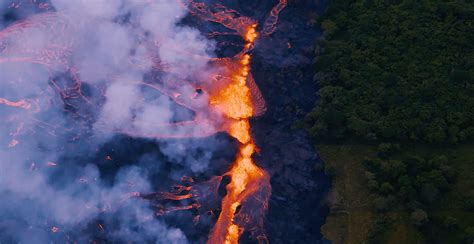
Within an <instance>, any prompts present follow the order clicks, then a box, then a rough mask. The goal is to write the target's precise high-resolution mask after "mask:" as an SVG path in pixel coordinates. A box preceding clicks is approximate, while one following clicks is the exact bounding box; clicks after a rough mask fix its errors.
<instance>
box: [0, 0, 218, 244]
mask: <svg viewBox="0 0 474 244" xmlns="http://www.w3.org/2000/svg"><path fill="white" fill-rule="evenodd" d="M2 7H3V8H2V9H0V10H1V11H9V9H8V8H7V7H8V5H5V6H2ZM49 7H50V8H54V9H55V10H56V11H53V12H51V11H49V12H46V13H41V14H37V15H34V16H32V17H30V18H29V19H27V20H24V21H23V22H19V23H14V24H11V23H8V22H5V23H0V98H1V99H0V119H1V122H0V123H1V126H0V243H3V242H5V243H9V242H20V243H49V242H54V241H55V240H57V239H54V238H57V236H58V235H59V236H62V237H63V238H66V239H67V238H70V240H71V241H72V240H75V241H78V242H79V243H81V242H86V241H90V240H89V238H90V237H89V236H87V234H86V233H85V232H84V233H82V234H81V235H79V236H69V235H68V233H70V232H72V231H73V230H74V231H75V232H79V233H81V230H86V229H87V228H90V225H91V221H94V220H96V219H100V220H101V222H100V223H99V230H100V229H102V228H107V226H114V227H115V228H114V232H112V233H108V234H109V235H108V236H109V238H112V239H111V240H112V241H114V240H116V241H127V242H135V243H141V242H145V241H153V242H156V243H186V242H187V238H186V237H185V236H184V234H183V232H182V231H180V230H179V229H176V228H173V227H169V226H167V224H166V223H164V222H162V221H160V220H157V219H156V218H153V212H152V211H151V210H150V208H149V206H147V204H145V203H144V202H143V201H140V200H137V199H135V198H132V196H131V195H130V194H131V192H151V191H153V190H154V189H152V188H151V186H150V183H149V180H150V179H147V177H146V175H147V174H146V172H144V171H145V170H146V169H144V168H140V167H138V166H130V167H121V169H120V172H119V173H118V174H117V176H116V177H115V178H114V179H112V181H111V182H112V183H110V182H109V181H105V180H104V179H103V177H102V176H101V174H100V172H99V170H98V168H97V166H96V165H94V164H93V162H79V163H77V159H82V158H88V157H89V156H91V155H94V153H95V150H96V148H97V147H99V146H100V145H101V144H103V143H106V142H107V141H108V140H110V139H111V138H112V137H113V136H114V135H116V134H118V133H127V134H132V135H133V134H134V133H137V134H140V135H151V134H166V135H169V136H170V137H173V135H175V134H176V135H177V136H178V135H179V134H182V133H187V134H193V133H201V131H202V130H203V128H201V127H199V126H197V125H190V126H188V127H183V128H184V129H183V130H186V131H175V130H171V129H172V127H169V126H157V125H166V124H168V123H172V122H176V121H182V120H186V119H187V118H188V117H190V116H191V117H192V114H191V115H190V113H189V112H183V111H182V110H183V108H181V107H179V106H178V105H177V104H176V103H174V102H171V101H170V99H169V98H168V97H167V96H162V95H160V93H159V92H156V91H155V92H153V90H151V91H152V92H150V89H146V86H145V85H143V82H144V80H145V79H150V77H152V78H153V77H159V79H160V80H162V81H166V80H173V79H176V80H191V81H196V80H200V81H203V80H206V79H207V78H208V77H207V76H208V74H209V70H208V69H209V68H208V65H207V60H208V58H210V57H211V56H212V50H213V43H212V42H210V41H208V40H205V39H204V38H203V37H202V36H201V34H200V33H199V32H198V31H197V30H195V29H193V28H190V27H187V26H184V25H181V24H179V23H180V21H181V19H182V18H183V17H184V16H185V15H186V14H187V13H186V10H185V9H184V8H183V7H182V6H180V5H179V4H178V1H175V0H158V1H145V0H74V1H71V0H52V2H51V5H50V6H49ZM2 14H3V13H2ZM71 81H73V82H74V83H71ZM73 86H80V87H81V88H82V89H80V90H81V91H82V92H83V93H84V94H77V89H76V90H74V89H71V87H73ZM55 89H56V90H55ZM58 91H60V92H58ZM178 91H179V92H180V93H181V94H185V95H186V94H192V93H194V92H195V87H192V86H190V85H180V86H179V89H178ZM207 99H208V98H207V97H206V96H205V95H202V96H200V97H198V98H196V99H195V101H194V102H193V104H194V105H193V106H194V107H193V109H199V108H200V106H205V105H207V103H208V101H207ZM77 100H81V103H78V102H76V101H77ZM81 104H84V105H81ZM3 105H8V106H3ZM90 108H98V109H97V110H93V109H90ZM78 125H80V126H81V127H78ZM206 126H211V125H206ZM77 128H81V129H77ZM183 143H184V144H185V142H170V143H164V144H163V145H164V146H163V153H164V154H165V155H166V156H167V157H168V158H170V159H171V161H179V162H185V163H184V164H185V165H187V166H188V167H190V168H191V169H192V171H195V172H201V171H203V170H204V169H205V168H206V167H207V163H206V162H208V161H209V159H210V157H211V156H212V155H210V154H211V153H212V151H210V150H209V148H211V147H212V146H211V145H206V146H205V147H204V148H203V149H202V151H203V153H201V154H200V156H199V157H197V156H196V157H194V156H192V154H189V153H188V152H187V150H186V148H187V147H190V148H191V149H193V148H194V149H195V148H197V147H199V146H198V145H183ZM183 147H184V148H183ZM137 163H138V162H137ZM110 212H113V214H112V216H113V217H111V215H107V213H110ZM96 225H97V224H96ZM104 226H105V227H104ZM94 228H97V227H96V226H94ZM60 240H61V241H64V239H60Z"/></svg>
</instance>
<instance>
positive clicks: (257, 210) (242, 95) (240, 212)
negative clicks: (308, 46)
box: [0, 0, 287, 244]
mask: <svg viewBox="0 0 474 244" xmlns="http://www.w3.org/2000/svg"><path fill="white" fill-rule="evenodd" d="M180 2H181V4H182V5H183V6H184V7H185V8H187V9H188V10H189V12H190V13H191V14H192V15H194V16H196V17H198V18H201V19H203V20H207V21H212V22H216V23H220V24H222V25H223V26H225V27H227V28H228V29H230V30H232V31H235V34H236V35H239V36H241V37H242V39H243V40H245V45H244V49H243V50H242V51H241V52H240V53H239V54H237V55H236V56H234V57H228V58H217V59H211V60H209V63H210V65H211V66H215V67H217V68H218V69H216V70H219V72H220V73H219V74H215V77H216V80H214V81H213V83H212V84H210V85H209V82H208V83H203V84H202V86H199V87H197V86H196V84H194V83H191V82H189V81H185V80H174V81H167V80H162V81H160V82H155V81H136V84H139V85H141V86H143V87H147V88H149V89H152V90H155V91H158V92H160V93H161V94H164V95H166V96H168V97H169V98H170V99H171V100H172V101H174V102H175V103H176V104H179V105H180V106H183V107H185V108H187V109H189V110H192V111H194V112H195V117H194V118H193V119H192V120H189V121H180V122H174V123H162V124H156V125H154V126H155V128H156V132H143V131H139V130H134V129H133V128H132V129H130V128H127V129H118V131H119V132H121V133H124V134H127V135H129V136H133V137H147V138H188V137H205V136H210V135H213V134H215V133H216V132H218V131H226V132H227V133H228V134H229V135H230V136H232V137H233V138H235V139H236V140H237V141H238V142H239V143H240V146H239V152H238V155H236V158H235V161H234V162H233V164H232V165H231V167H230V169H229V171H228V172H227V173H225V174H224V175H223V176H216V177H215V178H212V179H211V180H209V181H207V182H201V183H197V182H194V181H193V180H192V178H187V179H183V181H184V182H186V184H188V185H186V186H185V185H177V186H175V188H174V191H172V192H170V193H168V192H156V193H151V194H143V193H138V192H134V193H131V194H130V196H131V197H139V198H142V199H147V200H150V201H152V202H159V201H163V200H168V201H181V200H186V199H193V198H194V199H195V200H196V202H195V203H192V204H190V205H185V206H177V207H164V205H163V204H158V203H157V204H154V206H155V207H156V208H157V211H156V214H157V215H163V214H166V213H169V212H172V211H178V210H189V209H199V208H204V205H205V204H206V202H209V200H206V199H205V196H208V197H211V198H214V197H215V196H216V195H217V193H215V191H217V190H216V189H217V188H218V185H219V182H221V181H222V179H223V177H229V178H230V182H229V183H228V184H227V186H226V189H227V194H226V195H225V196H224V198H223V199H222V202H221V204H220V205H221V206H220V214H219V216H218V218H217V222H216V223H215V225H214V227H213V228H212V231H211V233H210V234H209V238H208V243H211V244H214V243H216V244H220V243H238V240H239V237H240V236H241V234H242V233H243V232H244V231H249V232H250V234H251V235H252V236H253V237H254V238H255V239H257V240H258V241H259V242H268V240H267V238H266V236H265V233H264V218H265V214H266V210H267V208H268V200H269V197H270V194H271V186H270V177H269V175H268V173H267V172H265V170H263V169H262V168H260V167H258V166H257V165H256V164H255V162H254V160H253V158H252V155H253V154H254V153H255V152H256V150H257V148H256V145H255V143H254V140H253V138H252V133H251V126H250V122H249V119H250V118H251V117H253V116H259V115H262V114H263V113H264V112H265V101H264V99H263V97H262V94H261V93H260V90H259V88H258V86H257V85H256V83H255V81H254V79H253V76H252V74H251V67H250V64H251V60H252V56H251V51H252V49H253V48H254V43H255V41H256V40H257V38H258V36H259V35H258V32H257V27H258V26H257V22H256V21H254V20H252V19H251V18H249V17H245V16H241V15H240V14H239V13H237V12H236V11H235V10H230V9H227V8H226V7H224V6H222V5H219V4H214V5H211V6H209V7H208V6H206V5H205V4H204V3H198V2H194V1H193V0H180ZM286 4H287V3H286V0H280V2H279V3H278V4H277V5H276V6H275V7H274V8H273V9H272V10H271V12H270V14H269V16H268V19H267V21H266V22H265V23H264V25H263V28H262V29H263V30H262V33H263V34H264V35H270V34H272V33H273V32H274V31H275V29H276V24H277V21H278V15H279V13H280V12H281V11H282V10H283V9H284V8H285V6H286ZM80 24H82V23H80ZM80 24H77V25H80ZM69 25H72V28H75V27H74V23H68V22H67V18H64V17H63V16H62V15H61V13H56V12H47V13H44V14H40V15H37V16H33V17H32V18H30V19H28V20H24V21H21V22H19V23H16V24H13V25H11V26H10V27H7V28H5V29H3V30H2V31H0V64H1V63H9V62H26V63H35V64H39V65H42V66H44V68H45V69H46V70H47V71H48V72H50V73H51V72H52V70H56V69H58V67H64V68H65V69H66V70H67V73H68V74H69V76H70V78H71V80H72V83H61V82H59V81H57V80H55V79H52V80H51V81H50V83H49V84H50V87H49V88H48V91H47V92H45V97H40V98H35V99H36V100H35V99H31V98H29V99H20V100H16V101H12V100H9V99H7V98H0V105H5V106H8V107H15V108H21V109H24V110H30V108H31V107H32V105H35V107H37V106H39V104H42V105H44V104H46V105H45V106H50V105H51V104H53V103H54V102H53V101H54V99H53V98H52V97H54V95H53V94H54V93H55V92H57V93H59V94H60V97H61V101H62V103H63V105H64V107H65V110H66V111H68V112H70V113H73V114H76V115H77V116H78V117H86V116H85V115H83V114H80V113H79V112H78V111H79V109H78V106H76V105H75V104H76V103H84V104H86V106H89V107H91V108H94V103H93V102H91V101H89V99H88V98H87V97H86V96H84V95H83V93H82V91H81V80H80V78H79V77H78V75H77V72H76V70H75V68H74V67H71V63H68V62H69V61H68V58H67V55H68V53H69V51H68V50H69V49H71V48H72V47H73V46H74V45H76V44H77V42H78V41H76V40H71V41H70V42H68V43H56V42H55V41H56V40H59V39H61V40H67V38H57V39H56V40H55V39H54V38H52V39H51V40H50V45H46V46H45V47H42V48H41V49H37V48H36V49H35V48H34V45H31V43H23V44H21V45H23V46H24V49H22V50H21V52H18V53H15V52H10V50H9V48H8V45H7V43H8V40H9V38H10V37H11V36H21V35H24V33H23V31H22V30H23V29H26V28H37V29H42V30H46V31H47V32H50V33H51V36H57V35H67V32H64V31H63V32H60V30H62V29H64V28H65V26H69ZM220 34H226V35H227V34H229V33H218V32H213V33H211V35H209V36H216V35H220ZM231 34H232V33H231ZM25 39H27V38H25ZM30 46H32V47H30ZM153 48H154V47H153V46H149V47H147V50H149V51H150V53H153V52H152V49H153ZM191 58H201V57H194V56H193V57H191ZM130 65H135V66H137V67H141V66H140V65H141V63H140V61H139V60H138V61H137V60H130ZM152 69H155V70H157V71H161V72H172V67H166V64H162V63H159V60H158V61H157V62H156V63H154V64H153V65H152ZM111 78H112V79H113V77H111ZM182 86H192V87H195V93H193V94H184V93H183V92H182V90H180V88H181V87H182ZM97 90H99V91H102V90H103V88H101V87H97ZM203 94H204V95H206V96H208V99H209V103H208V107H207V108H206V110H205V111H204V109H203V108H202V107H201V106H198V105H196V104H197V103H196V99H199V97H200V96H202V95H203ZM102 95H103V96H105V94H103V93H102ZM48 100H51V101H49V102H45V101H48ZM38 101H40V102H38ZM38 111H39V109H35V111H34V112H35V113H36V112H38ZM216 114H217V115H219V116H216ZM216 117H219V119H216ZM44 127H45V128H54V127H55V126H54V125H49V124H47V123H44ZM196 128H198V129H196ZM50 131H53V129H50ZM191 131H192V132H191ZM51 133H55V132H54V131H53V132H51ZM13 134H14V133H12V136H16V135H17V134H18V133H16V134H14V135H13ZM17 144H18V141H17V140H15V139H14V138H13V139H12V141H11V143H10V144H9V145H8V146H9V147H14V146H15V145H17ZM107 160H112V158H111V157H110V156H107ZM57 165H58V164H57V163H54V162H47V166H57ZM57 167H59V166H57ZM32 168H33V165H32ZM80 182H81V183H87V180H86V179H84V178H81V179H80ZM208 204H209V203H208ZM209 205H212V204H209ZM208 208H211V207H210V206H209V207H208ZM99 228H100V229H101V230H102V231H104V228H103V227H102V225H99ZM58 230H59V229H58V228H57V227H53V228H52V229H51V231H52V232H57V231H58Z"/></svg>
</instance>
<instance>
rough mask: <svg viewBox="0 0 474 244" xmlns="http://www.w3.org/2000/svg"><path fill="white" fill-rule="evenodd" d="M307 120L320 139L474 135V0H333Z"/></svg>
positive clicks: (458, 138)
mask: <svg viewBox="0 0 474 244" xmlns="http://www.w3.org/2000/svg"><path fill="white" fill-rule="evenodd" d="M320 23H321V27H322V29H323V31H324V35H323V37H322V38H321V39H320V40H319V41H318V47H317V50H316V52H317V58H316V60H315V69H316V71H317V73H316V75H315V81H316V82H317V83H318V84H319V86H320V90H319V94H318V95H319V97H320V99H319V101H318V103H317V105H316V107H315V108H314V109H313V111H312V112H311V113H309V114H308V116H307V118H306V126H307V127H308V129H309V131H310V133H311V134H312V135H313V136H315V137H316V138H319V139H321V138H328V139H343V138H347V137H348V136H351V137H356V138H359V139H363V140H374V141H378V140H382V141H387V140H397V141H411V142H427V143H435V144H438V143H444V142H450V143H457V142H462V141H467V140H472V139H473V138H474V1H463V0H446V1H431V0H352V1H346V0H331V1H329V2H328V8H327V11H326V12H325V14H324V15H323V16H321V17H320Z"/></svg>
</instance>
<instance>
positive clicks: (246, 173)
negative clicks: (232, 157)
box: [208, 24, 264, 244]
mask: <svg viewBox="0 0 474 244" xmlns="http://www.w3.org/2000/svg"><path fill="white" fill-rule="evenodd" d="M256 27H257V26H256V24H252V25H250V26H249V27H248V31H247V33H246V34H245V36H244V39H245V40H246V41H247V45H246V47H251V46H252V44H253V42H254V41H255V39H256V38H257V32H256V30H255V28H256ZM250 60H251V56H250V55H249V54H244V55H242V56H241V58H240V60H239V62H238V65H239V67H238V68H237V69H236V70H232V72H233V74H232V81H231V83H230V84H228V85H227V87H225V88H224V89H222V90H221V91H220V92H219V93H218V94H217V96H215V97H211V102H210V104H211V105H214V106H217V108H218V109H220V110H221V111H222V113H223V114H224V115H225V116H227V117H228V119H229V120H230V122H229V123H230V126H229V127H228V133H229V135H231V136H232V137H234V138H236V139H237V140H238V141H239V142H240V143H241V146H240V150H239V155H238V157H237V160H236V161H235V162H234V164H233V165H232V167H231V169H230V171H229V172H228V173H227V174H228V175H230V177H231V182H230V183H229V184H228V185H227V195H226V196H225V197H224V199H223V200H222V210H221V213H220V215H219V218H218V220H217V223H216V225H215V226H214V228H213V231H212V232H211V235H210V236H209V240H208V243H212V244H214V243H216V244H217V243H226V244H234V243H238V240H239V236H240V235H241V234H242V232H243V231H244V228H243V227H241V226H238V225H237V224H236V223H234V217H235V213H236V210H237V208H238V207H239V206H240V204H241V202H242V200H244V199H245V198H246V197H248V196H249V194H250V193H246V190H249V192H254V191H255V189H247V187H248V186H249V185H250V184H249V183H251V182H258V180H259V178H260V177H263V176H264V172H263V170H262V169H260V168H259V167H257V166H256V165H255V164H254V162H253V160H252V154H253V153H254V152H255V145H254V142H253V140H252V137H251V133H250V123H249V120H248V119H249V118H250V117H252V115H253V111H254V108H253V104H252V95H251V90H250V88H249V87H248V85H247V79H248V75H249V70H250ZM255 185H258V184H254V187H255Z"/></svg>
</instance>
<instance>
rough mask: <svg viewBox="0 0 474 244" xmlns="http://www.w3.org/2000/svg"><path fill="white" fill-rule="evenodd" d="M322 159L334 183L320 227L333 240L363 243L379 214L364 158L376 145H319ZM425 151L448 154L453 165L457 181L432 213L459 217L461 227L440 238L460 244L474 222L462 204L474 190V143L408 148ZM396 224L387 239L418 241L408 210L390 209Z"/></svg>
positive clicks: (439, 216)
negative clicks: (455, 146)
mask: <svg viewBox="0 0 474 244" xmlns="http://www.w3.org/2000/svg"><path fill="white" fill-rule="evenodd" d="M316 149H317V150H318V151H319V153H320V155H321V158H322V159H323V160H324V161H325V162H326V170H327V172H328V173H329V174H333V175H334V178H333V187H332V192H331V194H330V196H329V199H328V201H329V203H330V206H331V212H330V214H329V216H328V218H327V220H326V224H325V225H324V226H322V228H321V231H322V233H323V235H324V236H325V238H326V239H329V240H331V241H332V243H336V244H338V243H364V241H365V240H367V236H368V234H369V230H370V228H371V226H372V224H373V222H374V220H375V218H376V214H375V213H374V212H373V209H372V202H373V199H374V197H375V196H373V195H372V194H370V193H369V191H368V190H367V188H366V186H365V183H366V180H365V168H364V166H363V165H362V161H363V160H364V159H365V158H374V157H376V147H374V146H364V145H327V144H319V145H316ZM415 152H416V153H417V154H422V155H428V154H433V153H435V154H444V155H446V156H447V157H448V158H449V159H450V165H451V166H452V167H453V168H454V169H455V172H456V174H457V180H456V183H455V185H454V186H453V187H452V189H451V191H450V192H449V193H448V194H447V195H446V196H445V197H443V200H442V201H440V202H439V206H435V209H437V210H435V211H434V212H433V214H432V216H430V218H432V219H436V220H437V221H442V220H444V219H446V217H454V218H456V219H457V220H458V221H459V226H460V227H459V229H458V230H446V231H445V233H442V234H441V236H442V237H443V239H444V240H443V241H442V243H461V241H462V240H461V236H462V230H463V229H464V228H466V227H468V226H474V213H473V212H472V211H471V212H468V211H466V210H465V208H464V203H463V201H464V199H465V196H466V195H468V194H474V180H473V175H474V145H464V146H460V147H459V148H455V149H442V150H439V149H436V150H434V149H431V148H427V147H410V149H408V150H405V151H404V153H415ZM388 215H389V216H390V219H391V220H392V222H393V224H392V227H391V229H390V231H388V233H387V235H386V242H387V243H420V242H422V241H423V236H422V234H421V233H420V232H419V231H418V229H416V228H415V227H414V226H413V225H412V224H411V221H410V217H409V214H408V213H406V212H405V211H397V210H396V209H394V210H392V211H390V212H389V213H388Z"/></svg>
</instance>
